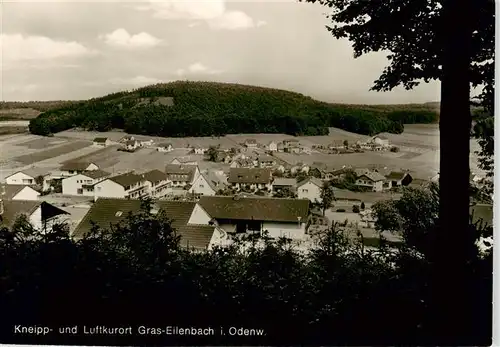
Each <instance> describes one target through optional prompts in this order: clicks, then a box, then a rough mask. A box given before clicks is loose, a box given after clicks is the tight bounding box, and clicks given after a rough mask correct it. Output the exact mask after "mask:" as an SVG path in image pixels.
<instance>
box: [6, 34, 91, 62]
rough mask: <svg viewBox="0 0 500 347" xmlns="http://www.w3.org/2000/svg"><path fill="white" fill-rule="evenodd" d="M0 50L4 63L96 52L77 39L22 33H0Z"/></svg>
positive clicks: (70, 56) (85, 54) (80, 55)
mask: <svg viewBox="0 0 500 347" xmlns="http://www.w3.org/2000/svg"><path fill="white" fill-rule="evenodd" d="M0 50H1V51H2V59H3V63H4V64H6V63H7V64H11V63H15V62H23V61H33V60H37V61H38V62H40V61H41V60H51V59H58V58H76V57H82V56H87V55H92V54H95V53H96V52H95V51H93V50H91V49H89V48H87V47H85V46H84V45H82V44H81V43H78V42H76V41H57V40H53V39H51V38H49V37H45V36H24V35H22V34H0Z"/></svg>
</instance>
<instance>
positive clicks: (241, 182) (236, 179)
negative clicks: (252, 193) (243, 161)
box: [228, 168, 273, 191]
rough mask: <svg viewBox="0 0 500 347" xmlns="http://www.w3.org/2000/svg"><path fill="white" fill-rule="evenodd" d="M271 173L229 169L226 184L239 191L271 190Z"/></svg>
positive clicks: (258, 170) (259, 170) (263, 170)
mask: <svg viewBox="0 0 500 347" xmlns="http://www.w3.org/2000/svg"><path fill="white" fill-rule="evenodd" d="M272 180H273V178H272V172H271V170H270V169H261V168H238V169H237V168H231V169H229V178H228V183H229V184H230V185H231V187H233V188H235V189H237V190H240V189H250V190H256V189H267V190H269V191H270V190H271V189H272V185H271V184H272Z"/></svg>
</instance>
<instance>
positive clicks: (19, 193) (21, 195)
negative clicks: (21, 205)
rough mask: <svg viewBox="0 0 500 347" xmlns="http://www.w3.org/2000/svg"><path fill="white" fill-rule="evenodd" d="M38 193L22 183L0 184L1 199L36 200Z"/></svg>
mask: <svg viewBox="0 0 500 347" xmlns="http://www.w3.org/2000/svg"><path fill="white" fill-rule="evenodd" d="M39 196H40V193H39V192H37V191H36V190H34V189H33V188H31V187H30V186H24V185H18V184H16V185H13V184H2V185H0V199H2V200H24V201H36V200H38V197H39Z"/></svg>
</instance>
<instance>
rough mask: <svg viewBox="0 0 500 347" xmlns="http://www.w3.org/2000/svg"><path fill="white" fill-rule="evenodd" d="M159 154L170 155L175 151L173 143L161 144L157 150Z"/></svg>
mask: <svg viewBox="0 0 500 347" xmlns="http://www.w3.org/2000/svg"><path fill="white" fill-rule="evenodd" d="M156 150H157V151H158V152H164V153H169V152H172V151H173V150H174V148H173V147H172V144H171V143H160V144H159V145H158V147H157V148H156Z"/></svg>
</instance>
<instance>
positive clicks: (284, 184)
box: [273, 178, 297, 193]
mask: <svg viewBox="0 0 500 347" xmlns="http://www.w3.org/2000/svg"><path fill="white" fill-rule="evenodd" d="M296 187H297V181H296V180H295V178H275V179H274V181H273V192H275V193H277V192H279V191H281V190H283V189H290V191H292V192H294V191H295V190H296Z"/></svg>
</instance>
